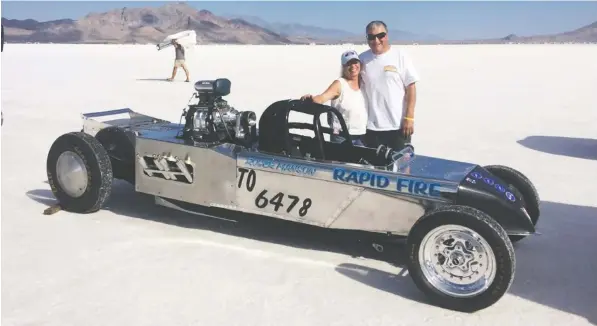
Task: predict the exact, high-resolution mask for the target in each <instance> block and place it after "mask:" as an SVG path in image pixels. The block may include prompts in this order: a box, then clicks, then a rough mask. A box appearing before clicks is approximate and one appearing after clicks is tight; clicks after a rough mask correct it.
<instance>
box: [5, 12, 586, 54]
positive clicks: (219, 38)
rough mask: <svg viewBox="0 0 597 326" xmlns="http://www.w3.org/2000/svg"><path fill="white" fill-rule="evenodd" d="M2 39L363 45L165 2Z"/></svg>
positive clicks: (318, 30) (354, 38)
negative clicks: (185, 35)
mask: <svg viewBox="0 0 597 326" xmlns="http://www.w3.org/2000/svg"><path fill="white" fill-rule="evenodd" d="M2 25H3V26H4V37H5V40H6V41H7V42H8V43H10V42H39V43H154V44H155V43H158V42H159V41H161V40H163V39H164V37H166V36H167V35H169V34H174V33H177V32H180V31H183V30H194V31H195V32H196V33H197V42H198V43H199V44H212V43H226V44H310V43H316V44H337V43H357V44H363V43H365V36H364V32H363V34H360V33H353V32H348V31H345V30H342V29H337V28H322V27H317V26H310V25H305V24H299V23H290V22H267V21H265V20H263V19H261V18H259V17H255V16H242V15H240V16H239V15H225V16H217V15H214V14H213V13H211V12H209V11H207V10H197V9H195V8H193V7H191V6H189V5H187V4H186V3H184V2H183V3H175V2H171V3H168V4H166V5H164V6H161V7H158V8H154V7H147V8H126V7H125V8H118V9H113V10H110V11H107V12H103V13H89V14H88V15H86V16H85V17H82V18H80V19H77V20H73V19H59V20H53V21H47V22H39V21H36V20H33V19H25V20H16V19H6V18H2ZM390 40H391V42H392V43H420V44H426V43H431V44H500V43H569V42H570V43H585V42H595V43H597V22H594V23H592V24H590V25H586V26H583V27H581V28H578V29H575V30H572V31H568V32H563V33H559V34H553V35H535V36H517V35H514V34H511V35H508V36H506V37H503V38H497V39H480V40H442V39H441V38H440V37H438V36H436V35H425V34H417V33H413V32H409V31H401V30H390Z"/></svg>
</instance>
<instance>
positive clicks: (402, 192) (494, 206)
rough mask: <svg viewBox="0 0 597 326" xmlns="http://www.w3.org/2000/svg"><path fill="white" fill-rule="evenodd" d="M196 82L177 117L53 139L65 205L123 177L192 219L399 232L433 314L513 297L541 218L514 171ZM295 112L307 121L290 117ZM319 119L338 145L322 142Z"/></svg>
mask: <svg viewBox="0 0 597 326" xmlns="http://www.w3.org/2000/svg"><path fill="white" fill-rule="evenodd" d="M194 88H195V92H194V93H193V95H192V97H191V100H190V101H189V105H188V107H187V108H185V109H183V114H182V116H181V121H180V123H172V122H169V121H165V120H162V119H158V118H154V117H150V116H147V115H143V114H140V113H137V112H134V111H132V110H130V109H119V110H113V111H105V112H94V113H86V114H83V115H82V118H83V128H82V130H81V131H80V132H71V133H67V134H64V135H62V136H60V137H58V138H57V139H56V140H55V142H54V143H53V144H52V146H51V148H50V150H49V153H48V157H47V176H48V181H49V184H50V186H51V189H52V191H53V193H54V195H55V197H56V198H57V199H58V201H59V205H60V208H61V209H64V210H66V211H70V212H76V213H91V212H95V211H97V210H99V209H101V208H102V206H103V205H104V203H106V201H107V200H108V198H109V196H110V192H111V186H112V180H113V179H121V180H126V181H128V182H130V183H131V184H133V185H134V188H135V190H136V191H137V192H140V193H145V194H150V195H153V196H155V201H156V203H157V204H158V205H163V206H166V207H169V208H172V209H178V210H181V211H185V212H188V213H196V214H200V211H201V208H202V207H219V208H223V209H226V210H233V211H240V212H246V213H251V214H260V215H266V216H271V217H274V218H279V219H285V220H290V221H296V222H300V223H307V224H311V225H315V226H318V227H322V228H334V229H345V230H362V231H368V232H374V234H377V233H379V234H383V235H388V236H397V237H403V238H405V241H406V248H407V252H408V264H407V265H408V270H409V274H410V275H411V277H412V279H413V281H414V283H415V284H416V286H417V287H418V288H419V289H420V290H421V291H423V292H424V293H425V294H427V296H428V297H429V300H430V301H431V302H433V303H434V304H436V305H439V306H441V307H445V308H449V309H454V310H459V311H476V310H480V309H483V308H486V307H488V306H490V305H492V304H494V303H495V302H497V301H498V300H499V299H500V298H501V297H502V296H503V295H504V294H505V293H506V291H507V290H508V289H509V287H510V285H511V284H512V281H513V278H514V272H515V271H514V269H515V254H514V248H513V242H515V241H519V240H520V239H522V238H524V237H526V236H529V235H531V234H534V233H536V231H535V226H536V223H537V220H538V218H539V197H538V195H537V191H536V189H535V187H534V186H533V184H532V183H531V181H529V180H528V178H526V177H525V176H524V175H523V174H522V173H520V172H518V171H516V170H514V169H512V168H509V167H505V166H500V165H492V166H479V165H477V164H474V163H466V162H458V161H452V160H446V159H442V158H437V157H431V156H423V155H415V151H414V147H413V146H411V145H409V146H407V147H406V148H403V149H392V148H388V147H386V146H384V145H381V146H379V147H377V148H369V147H364V146H356V145H353V144H352V142H351V141H350V135H349V134H348V129H347V128H346V124H345V121H344V120H343V118H342V115H341V114H340V112H339V111H338V110H336V109H335V108H333V107H330V106H327V105H322V104H316V103H313V102H308V101H302V100H293V99H287V100H280V101H276V102H274V103H272V104H271V105H269V106H268V107H267V108H266V109H265V111H264V112H263V113H262V115H261V117H260V119H259V120H258V121H257V118H256V114H255V112H254V111H238V110H236V109H235V108H234V107H232V106H230V105H229V104H228V103H227V101H226V100H224V99H223V97H224V96H226V95H228V94H229V93H230V88H231V82H230V81H229V80H228V79H226V78H220V79H216V80H203V81H198V82H197V83H195V85H194ZM195 100H196V101H195ZM294 113H301V114H303V115H306V116H307V117H308V118H309V120H308V121H311V122H308V123H306V122H293V121H291V119H290V115H291V114H294ZM328 114H332V115H335V116H336V117H337V119H338V121H339V122H340V125H341V130H340V135H341V136H342V137H343V138H344V139H345V141H344V142H330V141H328V140H326V137H325V135H331V133H333V132H334V131H333V129H332V128H330V127H329V126H326V125H324V124H322V122H321V121H325V120H326V118H327V115H328ZM117 115H121V116H124V117H123V118H121V119H116V118H114V117H115V116H117ZM183 117H184V123H183V122H182V119H183ZM101 120H103V121H101ZM308 133H312V134H313V135H312V136H310V135H307V134H308Z"/></svg>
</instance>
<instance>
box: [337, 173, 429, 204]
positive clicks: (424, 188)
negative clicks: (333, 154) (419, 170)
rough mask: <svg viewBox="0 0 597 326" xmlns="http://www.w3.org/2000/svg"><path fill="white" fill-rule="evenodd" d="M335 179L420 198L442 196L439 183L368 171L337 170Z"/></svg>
mask: <svg viewBox="0 0 597 326" xmlns="http://www.w3.org/2000/svg"><path fill="white" fill-rule="evenodd" d="M333 179H334V180H338V181H342V182H346V183H352V184H356V185H359V186H368V187H372V188H378V189H394V190H396V191H398V192H401V193H409V194H413V195H419V196H431V197H439V196H440V195H441V193H440V191H439V188H440V187H441V185H440V184H438V183H428V182H425V181H422V180H414V179H410V178H402V177H388V176H385V175H379V174H376V173H372V172H367V171H350V170H345V169H341V168H336V169H334V171H333Z"/></svg>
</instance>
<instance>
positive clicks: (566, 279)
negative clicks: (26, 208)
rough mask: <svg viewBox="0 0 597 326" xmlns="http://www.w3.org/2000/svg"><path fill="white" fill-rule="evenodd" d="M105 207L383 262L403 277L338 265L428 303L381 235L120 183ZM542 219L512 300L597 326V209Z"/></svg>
mask: <svg viewBox="0 0 597 326" xmlns="http://www.w3.org/2000/svg"><path fill="white" fill-rule="evenodd" d="M27 195H28V196H29V197H30V198H32V199H33V200H35V201H37V202H39V203H42V204H44V205H48V206H49V205H53V204H55V203H56V200H55V199H54V196H53V195H52V192H51V191H50V190H49V189H35V190H31V191H29V192H27ZM104 209H106V210H110V211H112V212H114V213H116V214H119V215H124V216H129V217H132V218H141V219H146V220H151V221H157V222H160V223H167V224H170V225H176V226H179V227H184V228H195V229H202V230H211V231H214V232H219V233H222V234H228V235H235V236H240V237H245V238H250V239H255V240H258V241H267V242H271V243H276V244H281V245H286V246H292V247H298V248H308V249H314V250H320V251H332V252H337V253H342V254H347V255H350V256H353V257H359V256H360V257H365V258H369V259H374V260H379V261H383V262H386V263H388V264H392V265H394V266H396V267H399V269H400V270H402V272H401V273H399V274H391V273H388V272H385V271H381V270H377V269H374V268H371V267H365V266H360V265H358V264H340V265H338V266H337V267H336V271H337V272H338V273H340V274H341V275H344V276H346V277H348V278H351V279H353V280H355V281H357V282H361V283H363V284H366V285H369V286H370V287H372V288H374V289H377V290H381V291H386V292H389V293H392V294H395V295H398V296H401V297H404V298H407V299H410V300H413V301H417V302H420V303H424V304H427V300H426V298H425V296H424V295H423V293H422V292H421V291H419V290H418V289H417V288H416V286H415V285H414V283H413V282H412V280H411V279H410V276H408V275H407V274H408V273H407V272H406V266H405V265H406V264H405V262H406V255H405V253H404V251H403V250H404V246H403V244H402V243H401V242H400V241H396V239H391V240H390V239H388V238H387V237H385V236H383V235H377V234H371V233H368V232H360V231H345V230H331V229H324V228H320V227H316V226H310V225H305V224H301V223H295V222H290V221H285V220H279V219H275V218H270V217H264V216H258V215H252V214H246V213H234V212H227V211H223V210H220V209H205V211H204V212H205V213H206V214H210V215H215V216H220V217H222V218H225V219H227V220H220V219H212V218H204V217H201V216H196V215H193V214H188V213H184V212H178V211H176V210H172V209H168V208H165V207H161V206H158V205H156V204H155V203H154V200H153V197H152V196H148V195H144V194H141V193H136V192H135V191H134V189H133V187H132V186H130V185H128V184H126V183H124V182H120V181H115V182H114V186H113V191H112V195H111V197H110V199H109V201H108V203H107V205H106V207H105V208H104ZM541 214H542V215H541V217H540V220H539V223H538V231H539V232H541V233H542V235H536V236H531V237H529V238H527V239H524V240H522V241H521V242H519V243H517V244H515V251H516V274H515V279H514V283H513V285H512V287H511V288H510V290H509V294H510V295H516V296H518V297H521V298H524V299H527V300H530V301H532V302H536V303H539V304H542V305H545V306H548V307H551V308H555V309H558V310H561V311H565V312H568V313H572V314H576V315H578V316H581V317H584V318H586V319H588V321H589V322H592V323H597V309H596V308H597V306H596V305H595V302H597V301H596V298H597V282H595V275H596V274H595V273H596V271H597V259H595V258H597V207H586V206H576V205H567V204H561V203H555V202H550V201H543V202H542V203H541ZM374 243H375V244H382V245H383V246H384V251H383V252H378V251H377V250H376V249H374V247H373V246H372V244H374Z"/></svg>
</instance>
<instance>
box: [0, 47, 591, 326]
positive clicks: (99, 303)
mask: <svg viewBox="0 0 597 326" xmlns="http://www.w3.org/2000/svg"><path fill="white" fill-rule="evenodd" d="M345 48H346V47H343V46H328V47H324V46H317V47H311V46H200V47H197V48H196V49H194V50H193V51H192V52H191V53H189V60H188V61H189V66H190V69H191V74H192V80H193V81H196V80H199V79H214V78H218V77H227V78H229V79H230V80H231V81H232V93H231V95H230V96H228V100H229V101H230V103H231V104H232V105H234V106H236V107H237V108H238V109H240V110H246V109H250V110H254V111H256V112H257V113H258V116H259V114H260V113H261V112H262V111H263V110H264V109H265V108H266V107H267V105H269V104H270V103H272V102H274V101H277V100H280V99H285V98H298V97H299V96H300V95H302V94H304V93H309V92H310V93H317V92H321V91H323V90H324V89H325V87H327V86H328V84H329V83H330V82H331V81H332V80H333V79H334V78H335V77H336V76H337V74H338V71H339V64H338V62H339V55H340V53H341V52H342V50H344V49H345ZM405 48H406V49H407V50H408V52H409V54H410V55H411V56H412V58H413V60H414V62H415V64H416V67H417V68H418V69H419V71H420V74H421V76H422V80H421V82H420V84H419V98H418V104H417V110H416V125H415V133H416V134H415V137H414V144H415V147H416V149H417V152H418V153H422V154H427V155H436V156H440V157H445V158H448V159H455V160H464V161H472V162H476V163H479V164H506V165H510V166H512V167H514V168H516V169H519V170H520V171H522V172H524V173H526V174H527V175H528V176H529V177H530V179H531V180H533V181H534V182H535V183H536V186H537V188H538V190H539V192H540V195H541V199H542V204H541V209H542V213H543V215H542V217H541V220H540V222H539V230H540V232H542V233H543V235H541V236H534V237H531V238H528V239H525V240H524V241H522V242H521V243H519V244H518V245H517V246H516V248H517V249H516V254H517V270H516V279H515V282H514V284H513V286H512V288H511V289H510V291H509V293H508V294H507V295H506V296H505V297H504V298H503V299H502V300H501V301H499V302H498V303H497V304H495V305H494V306H492V307H490V308H488V309H486V310H483V311H480V312H477V313H474V314H463V313H458V312H453V311H449V310H444V309H440V308H437V307H433V306H430V305H428V304H427V303H425V298H424V297H423V296H422V294H421V293H420V292H419V291H418V290H417V288H416V287H415V286H414V284H413V283H412V282H411V279H410V276H409V275H408V274H407V273H405V272H404V270H403V267H402V266H404V265H403V264H404V259H403V256H402V255H401V251H400V248H398V247H396V248H387V250H386V251H387V252H384V253H376V252H375V251H374V250H373V249H372V248H371V244H370V243H369V242H367V241H357V239H358V236H357V235H354V234H352V233H351V234H348V233H336V232H325V231H322V230H319V229H315V228H309V227H296V226H294V225H292V224H290V225H289V224H288V223H279V222H272V221H269V220H266V219H263V220H262V219H246V218H242V217H238V222H237V223H231V222H223V221H216V220H211V219H208V218H200V217H196V216H190V215H187V214H180V213H178V212H174V211H171V210H168V209H165V208H160V207H158V206H154V205H153V204H152V199H151V198H148V197H146V196H143V195H140V194H136V193H134V191H133V188H132V187H131V186H128V185H126V184H122V183H119V182H115V184H114V191H113V195H112V197H111V199H110V202H109V205H108V207H106V208H105V209H104V210H102V211H100V212H98V213H94V214H89V215H75V214H69V213H67V212H60V213H58V214H55V215H52V216H45V215H42V211H43V210H44V209H45V208H46V207H48V205H50V204H52V203H54V202H55V200H54V198H53V196H52V193H51V192H50V188H49V186H48V184H47V183H46V182H45V180H46V172H45V160H46V154H47V151H48V149H49V147H50V145H51V144H52V142H53V141H54V140H55V138H56V137H58V136H59V135H61V134H63V133H66V132H70V131H77V130H80V128H81V121H80V117H79V114H80V113H82V112H91V111H101V110H108V109H116V108H122V107H130V108H131V109H133V110H137V111H141V112H144V113H147V114H150V115H154V116H157V117H160V118H165V119H169V120H175V121H178V119H179V117H180V114H181V109H182V108H183V107H184V106H185V104H186V103H187V101H188V99H189V97H190V96H191V94H192V89H193V88H192V87H193V84H192V83H184V82H182V80H183V79H184V76H183V75H182V71H180V72H179V75H178V77H177V79H178V80H179V82H174V83H168V82H164V81H160V80H158V79H163V78H166V77H168V75H169V74H170V71H171V64H172V61H173V51H172V49H168V50H164V51H161V52H158V51H156V50H155V48H154V47H153V46H118V45H77V46H71V45H33V44H32V45H13V44H7V45H6V46H5V49H4V50H5V51H4V52H3V53H2V111H3V112H4V119H5V121H4V122H5V123H6V125H3V126H2V325H60V326H66V325H77V326H81V325H86V326H92V325H101V326H105V325H111V326H115V325H160V326H163V325H169V326H174V325H243V326H246V325H288V326H290V325H310V326H315V325H509V326H514V325H525V326H527V325H566V324H567V325H587V324H591V323H592V324H597V282H596V281H595V275H597V274H596V273H597V259H596V258H597V183H596V182H595V181H597V127H596V125H597V95H596V94H595V92H596V90H597V87H596V85H597V60H595V58H597V46H594V45H563V46H561V45H508V46H506V45H504V46H501V45H500V46H481V45H480V46H407V47H405ZM357 50H364V47H362V46H361V47H357Z"/></svg>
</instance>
